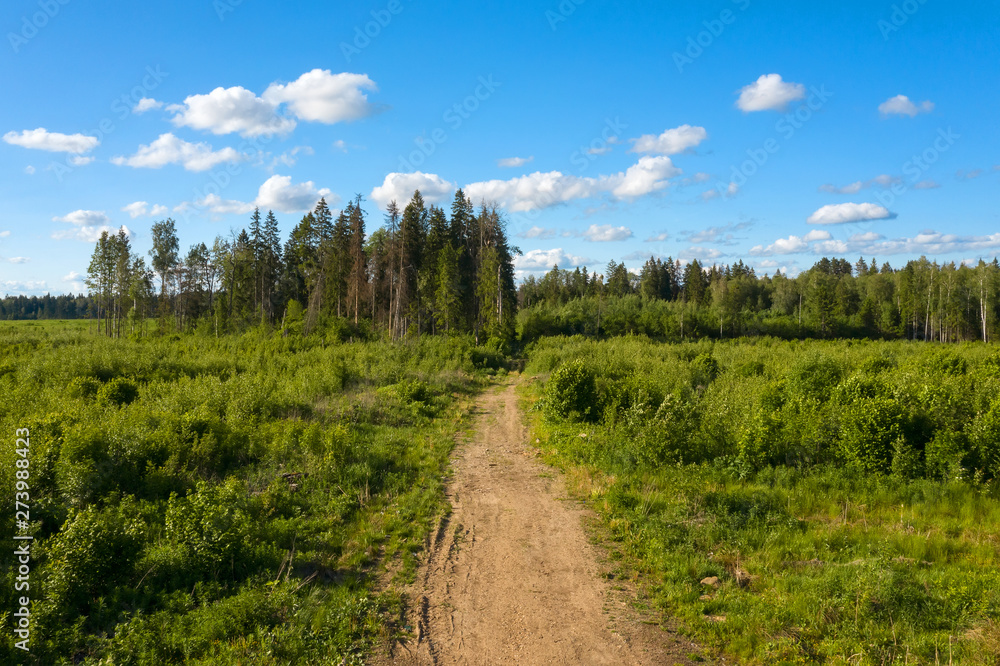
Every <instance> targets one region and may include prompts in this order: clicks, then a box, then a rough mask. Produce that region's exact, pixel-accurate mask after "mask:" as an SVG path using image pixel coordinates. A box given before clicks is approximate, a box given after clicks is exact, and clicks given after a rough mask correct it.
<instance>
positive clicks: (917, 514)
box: [525, 338, 1000, 664]
mask: <svg viewBox="0 0 1000 666" xmlns="http://www.w3.org/2000/svg"><path fill="white" fill-rule="evenodd" d="M527 372H528V373H529V374H532V375H534V376H535V378H536V379H539V380H547V381H544V383H543V382H542V381H535V382H532V383H529V384H527V385H526V390H525V399H526V404H528V405H532V412H533V415H534V416H533V423H534V428H535V437H536V439H537V440H538V446H539V447H540V449H541V450H542V451H543V452H544V453H546V454H547V455H548V458H549V460H550V461H551V462H553V463H554V464H557V465H559V466H561V467H563V468H564V469H566V470H567V472H568V474H569V477H570V479H571V482H572V485H573V487H574V488H575V491H576V492H577V493H578V494H579V495H580V496H582V497H584V498H585V499H587V500H588V501H589V503H590V504H591V505H592V506H593V507H594V508H595V509H596V510H597V511H598V513H599V514H600V516H601V517H602V519H603V523H604V525H605V527H606V530H607V533H608V534H609V535H610V538H611V539H612V540H613V541H614V542H617V548H616V551H615V552H616V553H617V556H618V557H619V558H620V570H618V571H617V572H612V573H614V574H615V575H625V574H628V575H631V576H632V577H634V578H635V579H636V580H637V581H639V582H640V583H641V584H642V587H643V589H644V590H645V595H646V597H645V599H646V601H648V603H650V604H651V605H652V607H653V609H654V611H655V612H656V613H660V614H662V615H663V616H664V617H665V618H666V617H669V616H674V615H675V616H678V617H679V618H680V619H681V620H682V621H683V622H684V624H685V626H686V628H687V630H688V631H689V632H690V633H691V634H692V635H693V636H695V637H696V638H697V639H698V640H700V641H702V642H704V643H705V644H707V645H710V646H713V647H714V648H715V649H716V650H718V651H719V653H720V654H721V655H724V656H728V657H730V658H732V657H735V658H736V659H737V660H738V661H739V663H750V664H773V663H866V664H883V663H900V664H903V663H951V662H955V663H958V662H962V663H982V664H995V663H997V659H998V657H997V655H998V654H1000V624H998V620H1000V570H998V568H997V565H998V563H1000V562H998V558H1000V552H998V546H1000V501H998V498H1000V484H998V482H997V481H996V479H997V476H998V473H1000V400H998V394H1000V383H998V378H1000V355H997V353H996V352H995V351H994V350H993V348H991V347H989V346H986V345H970V346H957V347H954V346H953V347H942V346H938V345H926V344H912V343H910V344H908V343H855V342H803V343H787V342H777V341H772V340H768V339H760V340H756V341H751V342H733V343H715V344H712V343H691V344H681V345H663V344H655V343H652V342H650V341H648V340H645V339H641V338H619V339H615V340H610V341H606V342H593V341H585V340H583V339H580V338H572V339H567V338H553V339H547V340H544V341H542V342H540V343H539V344H538V345H537V346H535V347H534V348H533V349H532V350H531V353H530V361H529V363H528V367H527ZM550 373H552V374H551V376H550ZM710 577H716V578H718V583H717V584H715V585H710V584H702V583H701V581H702V580H704V579H707V578H710Z"/></svg>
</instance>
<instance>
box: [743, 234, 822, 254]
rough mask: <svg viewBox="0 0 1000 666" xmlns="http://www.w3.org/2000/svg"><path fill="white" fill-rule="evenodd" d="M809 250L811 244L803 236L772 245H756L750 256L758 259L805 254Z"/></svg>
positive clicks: (790, 237) (779, 240)
mask: <svg viewBox="0 0 1000 666" xmlns="http://www.w3.org/2000/svg"><path fill="white" fill-rule="evenodd" d="M808 248H809V243H808V242H807V241H806V239H805V238H802V237H801V236H794V235H793V236H789V237H788V238H779V239H778V240H776V241H774V242H773V243H771V244H770V245H767V246H764V245H755V246H753V247H752V248H750V254H751V255H753V256H757V257H762V256H764V257H766V256H769V255H772V254H793V253H796V252H804V251H805V250H807V249H808Z"/></svg>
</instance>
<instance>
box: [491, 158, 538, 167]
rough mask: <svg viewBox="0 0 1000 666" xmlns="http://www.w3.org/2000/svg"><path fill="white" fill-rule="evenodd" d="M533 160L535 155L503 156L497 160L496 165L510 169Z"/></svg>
mask: <svg viewBox="0 0 1000 666" xmlns="http://www.w3.org/2000/svg"><path fill="white" fill-rule="evenodd" d="M534 161H535V156H534V155H532V156H530V157H504V158H502V159H499V160H497V166H498V167H501V168H504V169H511V168H515V167H522V166H524V165H525V164H530V163H531V162H534Z"/></svg>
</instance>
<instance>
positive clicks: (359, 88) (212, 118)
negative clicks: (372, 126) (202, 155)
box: [167, 69, 378, 137]
mask: <svg viewBox="0 0 1000 666" xmlns="http://www.w3.org/2000/svg"><path fill="white" fill-rule="evenodd" d="M375 90H378V86H377V85H376V84H375V82H374V81H372V80H371V79H370V78H368V76H367V75H366V74H351V73H347V72H343V73H339V74H333V73H331V72H330V70H328V69H314V70H312V71H309V72H306V73H305V74H303V75H302V76H300V77H299V78H298V79H296V80H295V81H292V82H291V83H277V82H275V83H272V84H271V85H270V86H268V87H267V89H266V90H265V91H264V93H263V94H262V95H260V96H259V97H258V96H257V95H256V94H254V93H253V91H250V90H247V89H246V88H244V87H242V86H233V87H231V88H222V87H219V88H216V89H215V90H213V91H212V92H210V93H208V94H206V95H191V96H189V97H187V98H185V100H184V103H183V104H172V105H170V106H168V107H167V110H168V111H171V112H173V113H174V116H173V118H171V121H172V122H173V123H174V124H175V125H177V126H178V127H192V128H194V129H200V130H207V131H209V132H212V133H213V134H232V133H238V134H240V135H241V136H244V137H253V136H272V135H281V136H284V135H287V134H288V133H289V132H291V131H292V130H294V129H295V127H296V124H297V123H296V118H297V119H298V120H304V121H307V122H318V123H325V124H327V125H332V124H334V123H340V122H347V121H351V120H358V119H359V118H364V117H365V116H368V115H371V114H372V113H373V112H374V111H375V107H374V106H372V105H371V104H370V103H369V102H368V95H367V94H366V91H375ZM282 107H284V108H285V109H287V111H288V113H289V114H290V116H289V115H282V113H281V108H282Z"/></svg>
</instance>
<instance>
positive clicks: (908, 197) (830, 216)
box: [0, 0, 1000, 294]
mask: <svg viewBox="0 0 1000 666" xmlns="http://www.w3.org/2000/svg"><path fill="white" fill-rule="evenodd" d="M997 25H1000V6H998V5H997V3H995V2H992V1H989V0H981V1H961V2H950V3H944V2H941V1H940V0H923V1H921V0H907V1H906V2H892V1H886V2H879V1H871V0H869V1H866V2H857V1H845V2H841V3H795V4H793V3H787V2H777V1H771V2H765V1H764V0H715V1H711V2H697V3H690V2H688V3H663V2H646V1H641V2H633V3H611V2H599V1H597V0H563V1H562V2H559V1H558V0H550V1H538V2H521V3H500V2H485V3H466V4H463V5H456V4H454V3H441V2H416V1H415V0H377V1H374V2H371V1H363V2H355V3H344V4H343V5H342V6H338V5H337V4H332V3H311V2H300V3H295V4H294V5H284V6H282V5H279V4H278V3H266V2H263V1H262V0H242V1H240V0H215V1H213V0H197V1H195V0H179V1H176V2H171V3H165V2H158V1H155V0H154V1H150V2H145V3H135V4H134V5H133V4H131V3H130V4H128V5H123V3H112V2H108V1H95V2H90V3H84V2H79V1H78V0H35V1H34V2H29V1H24V0H13V1H11V2H8V3H5V5H4V7H3V9H2V10H0V29H2V35H3V40H2V43H0V71H2V72H3V79H2V81H3V88H4V100H5V101H4V104H3V105H2V106H0V138H2V141H0V293H9V294H16V293H27V294H41V293H45V292H50V293H63V292H66V291H80V290H82V289H83V286H82V276H83V275H84V274H85V273H86V268H87V264H88V262H89V258H90V255H91V253H92V251H93V240H94V238H95V236H96V235H99V234H100V231H101V230H102V229H105V228H108V229H113V230H114V229H118V228H119V227H120V226H122V225H124V226H125V227H127V229H128V230H129V232H130V233H131V234H132V235H133V245H134V247H135V248H136V250H138V251H139V252H141V253H143V254H144V253H146V252H147V251H148V249H149V247H150V239H149V229H150V226H151V225H152V224H153V222H155V221H157V220H160V219H164V218H166V217H168V216H169V217H173V218H174V219H175V220H176V221H177V227H178V232H179V236H180V241H181V246H182V248H184V249H186V248H187V247H188V246H190V245H191V244H194V243H197V242H202V241H204V242H206V243H208V244H211V241H212V239H213V238H214V237H215V236H217V235H227V234H229V233H230V230H232V229H239V228H242V227H243V226H245V225H246V224H247V220H248V217H249V215H248V212H247V211H248V210H251V209H252V208H253V206H254V205H260V206H261V207H262V208H264V209H267V208H273V209H274V210H275V213H276V215H277V217H278V220H279V222H280V225H281V228H282V232H283V233H284V234H287V233H288V231H289V230H290V229H291V228H292V227H293V226H294V225H295V224H296V223H297V221H298V220H299V219H300V218H301V216H302V215H303V214H304V212H305V211H306V210H308V209H310V208H311V207H312V206H313V204H314V203H315V202H316V200H317V199H318V198H319V197H320V196H324V195H325V196H326V197H327V200H328V201H330V202H331V204H332V205H333V207H334V208H337V207H338V206H340V205H343V203H344V202H345V201H347V200H348V199H350V198H351V197H353V196H354V195H355V194H361V195H362V196H363V197H364V199H365V203H364V207H365V209H366V210H367V211H368V227H369V231H371V230H374V229H375V228H377V227H378V226H379V225H380V224H381V223H382V217H383V211H384V206H385V204H386V203H387V201H388V200H390V199H392V198H396V199H398V200H399V201H400V204H405V202H406V200H407V199H408V198H409V196H410V194H411V193H412V190H413V189H414V188H415V187H419V188H420V189H421V191H423V192H424V193H425V198H427V199H429V200H431V201H437V202H440V203H441V204H443V205H445V206H447V205H449V204H450V201H451V199H452V196H453V192H454V188H455V187H457V186H461V187H464V188H465V189H466V191H467V192H468V193H469V194H471V195H472V196H473V198H474V200H476V202H477V203H478V202H479V201H480V200H484V199H486V200H494V201H497V202H498V203H500V204H502V205H503V206H504V207H505V208H506V209H507V211H508V220H509V227H508V228H509V233H510V235H511V236H512V240H513V242H514V243H515V244H516V245H518V246H519V247H520V248H521V249H522V251H523V252H524V255H523V256H522V257H520V258H519V259H518V268H519V270H520V274H521V275H526V274H527V273H529V272H537V271H541V270H546V269H547V268H549V267H551V265H552V264H554V263H558V264H559V265H560V266H561V267H572V266H574V265H583V264H586V265H588V266H591V267H597V268H600V269H603V267H604V266H605V265H606V264H607V263H608V261H609V260H612V259H614V260H621V259H622V258H626V259H627V264H628V265H629V267H630V268H638V267H639V266H641V264H642V263H643V261H644V260H645V258H647V257H649V256H651V255H656V256H662V257H666V256H672V257H674V258H681V259H682V260H685V261H687V260H690V259H693V258H697V259H699V260H700V261H702V262H703V263H713V262H718V263H731V262H734V261H736V260H738V259H742V260H743V261H744V262H747V263H749V264H751V265H752V266H754V267H756V268H757V269H758V271H759V272H762V273H763V272H767V273H773V272H775V271H776V270H784V271H787V272H788V273H789V274H791V275H794V274H797V273H798V272H799V271H802V270H805V269H807V268H809V267H810V266H811V265H812V264H813V263H814V262H815V261H816V260H817V259H818V258H819V257H821V256H843V257H847V258H848V259H850V260H851V261H852V262H853V261H854V260H855V259H857V257H858V256H859V255H864V256H865V257H866V258H867V259H871V258H872V257H876V258H877V259H878V261H879V263H882V262H884V261H889V262H890V263H891V264H892V265H893V266H900V265H902V264H904V263H905V262H906V261H907V260H908V259H911V258H915V257H919V256H920V255H927V256H928V257H931V258H935V259H937V260H941V261H952V260H954V261H963V260H977V259H978V258H980V257H984V258H989V259H992V258H993V257H994V256H995V255H997V254H998V253H1000V207H998V205H997V204H998V197H997V194H998V192H1000V187H998V185H1000V132H998V131H997V124H996V120H997V114H998V110H1000V67H998V66H997V63H998V62H1000V41H998V40H1000V38H998V34H1000V33H998V32H997V30H996V26H997ZM366 33H367V34H366Z"/></svg>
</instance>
